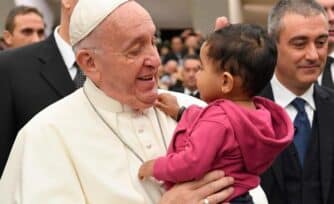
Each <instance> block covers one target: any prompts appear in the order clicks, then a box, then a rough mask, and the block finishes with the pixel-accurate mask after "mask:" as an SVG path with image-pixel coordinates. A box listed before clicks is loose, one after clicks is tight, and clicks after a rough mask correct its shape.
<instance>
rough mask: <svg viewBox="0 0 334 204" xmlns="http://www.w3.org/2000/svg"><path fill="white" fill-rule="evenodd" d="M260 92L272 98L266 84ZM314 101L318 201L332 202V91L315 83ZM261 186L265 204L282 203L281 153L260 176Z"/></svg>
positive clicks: (333, 102)
mask: <svg viewBox="0 0 334 204" xmlns="http://www.w3.org/2000/svg"><path fill="white" fill-rule="evenodd" d="M261 95H262V96H264V97H267V98H269V99H272V100H273V92H272V89H271V86H270V85H269V86H267V87H266V88H265V89H264V90H263V92H262V94H261ZM314 101H315V106H316V109H317V111H316V112H315V115H314V117H317V119H318V124H319V143H320V147H319V149H320V152H319V154H320V184H321V195H322V198H323V202H322V203H319V204H333V203H334V189H333V188H334V186H333V185H334V178H333V176H334V174H333V170H334V168H333V158H334V124H333V121H334V108H333V107H334V92H333V91H331V90H330V89H327V88H323V87H320V86H319V85H315V88H314ZM285 151H287V150H285ZM261 186H262V188H263V190H264V191H265V193H266V195H267V198H268V201H269V204H286V201H285V200H284V199H285V198H286V194H285V192H284V180H283V172H282V157H281V156H278V157H277V159H276V160H275V161H274V163H273V165H272V166H271V167H270V168H269V169H268V170H267V171H266V172H265V173H264V174H263V175H262V176H261Z"/></svg>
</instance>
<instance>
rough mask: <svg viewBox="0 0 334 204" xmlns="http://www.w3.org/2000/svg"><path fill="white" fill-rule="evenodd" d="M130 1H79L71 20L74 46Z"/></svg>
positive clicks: (71, 35) (71, 36) (71, 38)
mask: <svg viewBox="0 0 334 204" xmlns="http://www.w3.org/2000/svg"><path fill="white" fill-rule="evenodd" d="M127 1H128V0H78V2H77V4H76V6H75V7H74V9H73V12H72V15H71V20H70V40H71V44H72V46H73V45H75V44H76V43H78V42H79V41H80V40H82V39H83V38H85V37H86V36H87V35H88V34H89V33H90V32H92V31H93V30H94V28H96V26H98V25H99V24H100V23H101V22H102V21H103V20H104V19H105V18H106V17H107V16H108V15H109V14H111V13H112V12H113V11H114V10H115V9H116V8H117V7H119V6H120V5H121V4H123V3H124V2H127Z"/></svg>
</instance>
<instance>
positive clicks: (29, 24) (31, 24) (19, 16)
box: [2, 6, 45, 48]
mask: <svg viewBox="0 0 334 204" xmlns="http://www.w3.org/2000/svg"><path fill="white" fill-rule="evenodd" d="M44 39H45V22H44V19H43V15H42V14H41V13H40V12H39V11H38V10H37V9H36V8H34V7H30V6H17V7H15V8H13V9H12V10H11V11H10V12H9V14H8V16H7V19H6V22H5V29H4V31H3V42H2V43H4V45H5V48H16V47H22V46H25V45H28V44H31V43H36V42H39V41H41V40H44Z"/></svg>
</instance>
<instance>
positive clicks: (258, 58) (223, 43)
mask: <svg viewBox="0 0 334 204" xmlns="http://www.w3.org/2000/svg"><path fill="white" fill-rule="evenodd" d="M206 46H208V57H209V58H211V59H213V60H214V61H217V62H219V63H218V64H219V67H218V70H217V71H218V72H222V71H228V72H230V73H231V74H232V75H233V76H240V77H241V79H242V88H243V89H244V91H245V92H246V93H248V94H249V96H254V95H257V94H258V93H259V92H260V91H261V90H262V89H263V88H264V87H265V86H266V85H267V84H268V83H269V81H270V80H271V78H272V76H273V74H274V69H275V66H276V61H277V49H276V44H275V42H274V40H272V39H271V38H270V37H269V35H268V34H267V32H266V31H265V30H264V29H263V28H262V27H260V26H258V25H251V24H231V25H229V26H226V27H224V28H222V29H220V30H217V31H215V32H214V33H212V34H210V35H209V37H208V39H207V42H206Z"/></svg>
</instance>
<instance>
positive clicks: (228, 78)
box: [221, 72, 234, 94]
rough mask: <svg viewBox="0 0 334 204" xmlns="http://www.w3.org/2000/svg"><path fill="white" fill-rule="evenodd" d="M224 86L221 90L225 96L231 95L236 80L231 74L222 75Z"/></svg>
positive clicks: (224, 73)
mask: <svg viewBox="0 0 334 204" xmlns="http://www.w3.org/2000/svg"><path fill="white" fill-rule="evenodd" d="M221 78H222V85H221V90H222V92H223V94H229V93H230V92H231V91H232V89H233V86H234V78H233V76H232V75H231V74H230V73H229V72H223V73H222V74H221Z"/></svg>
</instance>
